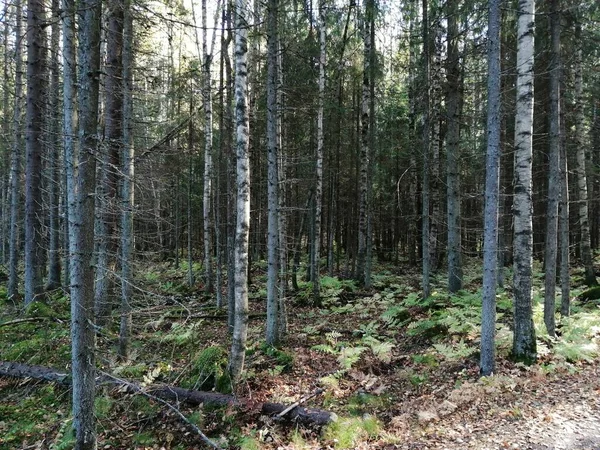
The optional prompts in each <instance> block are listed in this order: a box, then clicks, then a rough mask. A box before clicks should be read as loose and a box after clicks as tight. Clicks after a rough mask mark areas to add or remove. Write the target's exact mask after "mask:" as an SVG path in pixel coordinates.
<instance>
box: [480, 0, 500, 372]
mask: <svg viewBox="0 0 600 450" xmlns="http://www.w3.org/2000/svg"><path fill="white" fill-rule="evenodd" d="M500 3H501V0H490V1H489V2H488V40H487V46H488V49H487V52H488V53H487V57H488V83H487V89H488V112H487V153H486V176H485V212H484V232H483V233H484V243H483V292H482V294H483V309H482V313H481V362H480V372H481V375H484V376H489V375H491V374H492V373H493V372H494V367H495V355H496V342H495V336H496V285H497V284H496V283H497V278H496V270H497V266H498V258H497V255H496V253H497V251H498V190H499V189H498V185H499V178H500V164H499V161H500V126H501V123H500Z"/></svg>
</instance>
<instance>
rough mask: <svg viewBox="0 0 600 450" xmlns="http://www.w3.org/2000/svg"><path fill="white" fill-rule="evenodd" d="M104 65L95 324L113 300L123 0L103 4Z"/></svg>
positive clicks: (100, 321)
mask: <svg viewBox="0 0 600 450" xmlns="http://www.w3.org/2000/svg"><path fill="white" fill-rule="evenodd" d="M107 9H108V11H107V15H108V29H107V30H106V53H107V54H106V64H105V68H104V70H105V72H106V75H105V78H104V85H105V87H104V90H105V96H104V98H105V100H104V145H102V147H101V149H102V153H101V158H102V169H101V175H100V177H101V178H100V183H99V184H98V190H99V194H100V195H99V198H98V200H97V201H98V204H99V209H98V214H99V217H98V218H97V219H96V220H97V222H98V228H97V232H98V236H96V240H97V242H98V250H97V259H96V261H97V262H96V282H95V289H94V296H95V298H94V305H95V309H96V320H97V323H98V324H99V325H102V324H104V323H105V322H106V319H107V316H108V315H110V311H111V309H112V307H113V303H114V288H113V287H114V282H113V272H114V271H115V269H116V267H115V262H116V258H117V242H118V236H117V232H118V228H117V217H118V212H117V204H116V203H117V188H118V179H119V176H118V174H119V169H120V167H121V166H120V161H119V160H120V153H121V149H122V146H123V86H122V76H123V0H109V1H108V4H107Z"/></svg>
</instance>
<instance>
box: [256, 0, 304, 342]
mask: <svg viewBox="0 0 600 450" xmlns="http://www.w3.org/2000/svg"><path fill="white" fill-rule="evenodd" d="M267 9H268V11H267V52H268V55H267V164H268V174H267V190H268V225H267V227H268V235H267V253H268V255H267V343H268V344H270V345H274V344H277V343H278V341H279V338H280V336H279V314H280V311H279V217H278V216H279V173H278V159H279V154H278V153H279V139H278V130H277V116H278V111H277V88H278V87H279V86H278V82H277V77H278V73H277V53H278V48H277V43H278V39H277V34H278V33H277V19H278V14H279V1H278V0H269V3H268V5H267ZM313 282H314V279H313Z"/></svg>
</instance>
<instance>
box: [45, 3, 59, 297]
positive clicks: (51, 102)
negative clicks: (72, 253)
mask: <svg viewBox="0 0 600 450" xmlns="http://www.w3.org/2000/svg"><path fill="white" fill-rule="evenodd" d="M59 19H60V1H59V0H52V25H51V37H50V52H51V55H50V65H49V68H50V89H49V90H48V91H49V92H48V96H49V98H48V111H47V112H46V118H47V121H48V127H47V128H48V131H49V136H48V138H47V139H46V140H47V143H48V144H47V145H48V160H49V164H48V165H49V166H50V167H49V170H48V172H49V173H48V184H49V185H48V197H49V198H48V201H49V220H48V225H49V226H48V234H49V248H48V280H47V282H46V289H47V290H52V289H57V288H59V287H60V285H61V264H60V261H61V257H60V256H61V255H60V225H59V216H60V210H59V208H60V184H61V179H60V160H61V158H60V157H59V155H60V131H59V130H60V115H59V114H58V111H59V110H60V109H59V102H60V87H59V77H60V70H59V58H60V56H59V50H60V48H59V45H58V44H59V40H60V22H59Z"/></svg>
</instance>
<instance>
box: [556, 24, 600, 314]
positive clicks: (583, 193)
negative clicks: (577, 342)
mask: <svg viewBox="0 0 600 450" xmlns="http://www.w3.org/2000/svg"><path fill="white" fill-rule="evenodd" d="M575 45H576V50H575V67H574V71H575V92H574V96H575V98H574V103H575V133H573V145H574V147H575V149H576V150H575V151H576V154H577V164H576V166H575V175H576V179H577V193H578V195H577V196H578V200H579V202H578V203H577V206H578V207H577V214H578V217H579V233H580V237H579V239H580V247H581V260H582V262H583V267H584V269H585V284H586V285H587V286H595V285H596V284H597V281H596V273H595V271H594V259H593V256H592V244H591V239H590V218H589V208H588V189H587V183H588V181H587V171H586V147H585V145H584V144H583V136H584V133H585V115H584V103H583V69H582V59H583V49H582V45H583V42H582V40H581V23H580V21H579V19H577V23H576V25H575ZM561 314H562V315H563V316H566V315H569V311H568V310H566V309H563V310H561Z"/></svg>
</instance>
